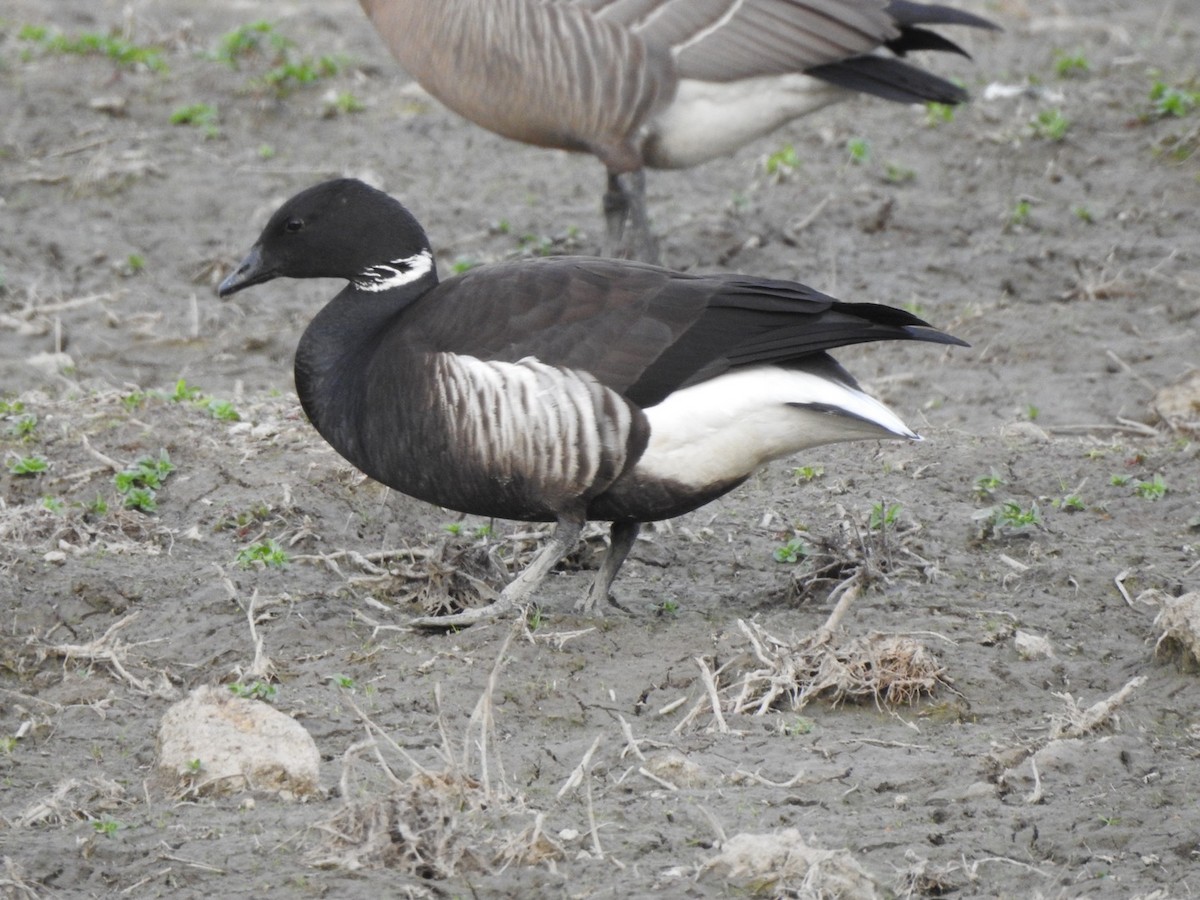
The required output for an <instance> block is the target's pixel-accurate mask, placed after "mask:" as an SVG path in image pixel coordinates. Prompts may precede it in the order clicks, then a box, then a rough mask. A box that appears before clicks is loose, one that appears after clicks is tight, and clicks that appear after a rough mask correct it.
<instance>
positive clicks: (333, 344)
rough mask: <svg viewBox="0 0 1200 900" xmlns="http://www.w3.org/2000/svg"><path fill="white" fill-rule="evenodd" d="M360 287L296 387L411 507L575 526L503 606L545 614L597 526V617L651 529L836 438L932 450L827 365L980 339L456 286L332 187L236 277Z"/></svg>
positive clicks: (809, 295)
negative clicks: (887, 350) (850, 356)
mask: <svg viewBox="0 0 1200 900" xmlns="http://www.w3.org/2000/svg"><path fill="white" fill-rule="evenodd" d="M280 276H288V277H292V278H344V279H346V280H347V281H348V282H349V284H348V285H347V286H346V287H345V288H344V289H343V290H342V291H341V293H339V294H338V295H337V296H336V297H334V298H333V299H332V300H331V301H329V303H328V304H327V305H326V306H325V307H324V309H322V310H321V311H320V312H319V313H317V315H316V317H315V318H314V319H313V320H312V322H311V323H310V324H309V326H308V328H307V329H306V330H305V332H304V336H303V337H302V338H301V339H300V344H299V346H298V348H297V350H296V365H295V374H296V392H297V394H298V395H299V397H300V402H301V404H302V405H303V407H304V411H305V413H307V415H308V418H309V420H310V421H311V422H312V423H313V425H314V426H315V427H316V429H317V431H319V432H320V433H321V435H322V437H324V438H325V440H327V441H328V442H329V443H330V444H332V445H333V447H334V449H335V450H337V451H338V453H340V454H341V455H342V456H344V457H345V458H346V459H347V460H349V461H350V462H351V463H353V464H354V465H355V466H356V467H357V468H359V469H361V470H362V471H363V472H365V473H366V474H367V475H369V476H370V477H372V478H374V479H375V480H376V481H379V482H381V483H383V484H385V485H388V486H389V487H391V488H394V489H395V490H397V491H400V492H401V493H404V494H408V495H410V496H413V497H417V498H420V499H422V500H426V501H428V502H430V503H435V504H437V505H439V506H444V507H448V508H450V509H454V510H458V511H460V512H464V513H473V514H475V515H481V516H496V517H499V518H505V519H521V520H525V521H532V522H554V523H555V528H554V531H553V534H552V536H551V538H550V540H549V542H548V543H547V544H546V545H545V547H544V548H543V549H542V550H541V551H540V552H539V553H538V554H537V555H536V556H535V558H534V559H533V561H532V562H531V563H530V564H529V566H528V567H527V568H526V569H525V570H524V571H523V572H521V573H520V574H519V575H518V576H517V577H516V578H515V579H514V580H513V581H512V582H511V583H509V585H508V586H507V587H506V588H505V589H504V591H503V593H502V594H501V595H500V598H499V600H498V601H497V602H496V603H494V604H493V605H492V606H490V607H486V608H483V609H474V610H468V611H466V612H463V613H460V614H457V615H452V616H442V617H433V618H425V619H417V620H415V622H414V624H417V625H422V626H438V627H446V626H454V625H468V624H471V623H472V622H476V621H479V620H481V619H489V618H493V617H495V616H498V615H500V614H502V613H504V612H505V611H507V610H510V609H512V608H513V607H514V606H517V605H519V604H522V603H524V602H525V601H526V600H527V599H528V598H529V597H530V595H531V594H532V592H533V591H534V589H535V588H536V587H537V586H538V584H539V583H540V582H541V581H542V579H543V578H545V577H546V575H547V573H549V572H550V570H551V569H552V568H553V567H554V565H555V564H556V563H557V562H558V561H559V560H560V559H561V558H562V557H563V555H564V554H566V553H567V552H568V551H569V550H571V549H572V547H574V545H575V542H576V540H577V539H578V537H579V532H580V529H581V528H582V527H583V525H584V522H585V521H586V520H588V519H597V520H602V521H609V522H611V523H612V532H611V548H610V550H609V552H608V555H607V557H606V558H605V560H604V562H603V564H602V565H601V567H600V570H599V572H598V573H597V575H596V579H595V582H594V583H593V584H592V587H591V590H590V591H589V592H588V594H587V596H586V598H584V599H583V600H582V601H581V602H580V603H579V604H578V605H577V607H576V608H577V609H579V610H582V611H590V610H594V609H596V608H597V603H598V602H599V601H600V600H607V599H608V596H609V586H610V585H611V584H612V581H613V578H614V577H615V576H616V574H617V570H618V569H620V567H621V563H622V562H623V561H624V559H625V556H626V554H628V552H629V550H630V548H631V547H632V546H633V542H634V540H635V538H636V537H637V533H638V528H639V527H640V525H641V523H643V522H650V521H655V520H658V519H666V518H670V517H672V516H678V515H681V514H682V513H686V512H689V511H691V510H693V509H696V508H697V507H700V506H702V505H704V504H705V503H708V502H709V501H710V500H713V499H715V498H716V497H719V496H721V495H722V494H724V493H726V492H727V491H730V490H732V489H733V488H734V487H736V486H737V485H739V484H741V483H742V482H743V481H745V480H746V479H747V478H748V477H749V476H750V475H751V474H752V473H753V472H754V471H755V470H757V469H758V468H759V467H760V466H762V465H763V464H764V463H766V462H768V461H770V460H773V459H778V458H780V457H783V456H787V455H790V454H792V453H795V452H796V451H798V450H803V449H805V448H807V447H814V446H817V445H819V444H828V443H833V442H836V441H850V440H878V439H887V438H898V439H908V440H919V438H918V436H917V435H916V434H915V433H914V432H912V431H910V430H909V428H908V427H907V426H906V425H905V424H904V423H903V422H901V421H900V419H899V418H898V417H897V416H896V415H895V413H893V412H892V411H891V410H889V409H888V408H887V407H885V406H884V405H883V404H882V403H880V402H879V401H877V400H875V399H873V398H872V397H870V396H868V395H867V394H866V393H864V392H863V391H862V390H861V389H860V388H859V387H858V385H857V384H856V382H855V381H854V379H853V378H852V377H851V376H850V375H849V374H848V373H847V372H846V371H845V370H844V369H843V368H842V367H841V366H839V365H838V364H837V363H836V362H835V361H834V360H833V359H832V358H831V357H830V356H829V355H828V354H827V353H826V351H827V350H829V349H832V348H834V347H841V346H845V345H848V344H855V343H861V342H865V341H886V340H914V341H930V342H932V343H936V344H958V345H962V346H965V344H964V342H963V341H960V340H959V339H958V338H955V337H951V336H950V335H948V334H944V333H942V332H940V331H937V330H936V329H934V328H932V327H931V326H929V325H928V324H927V323H925V322H923V321H922V320H921V319H918V318H917V317H916V316H914V315H911V314H910V313H907V312H904V311H903V310H899V309H893V308H891V307H888V306H883V305H879V304H873V303H842V302H839V301H837V300H834V299H833V298H832V297H827V296H825V295H824V294H821V293H819V292H818V291H815V290H813V289H812V288H809V287H805V286H804V285H802V284H796V283H794V282H790V281H774V280H769V279H766V278H754V277H750V276H743V275H688V274H682V273H679V272H672V271H669V270H667V269H661V268H658V267H656V266H650V265H646V264H644V263H636V262H628V261H622V260H614V259H598V258H587V257H557V258H546V259H537V260H520V261H516V262H506V263H499V264H495V265H489V266H483V267H480V268H477V269H471V270H470V271H467V272H465V273H463V274H461V275H457V276H455V277H453V278H450V279H448V280H446V281H441V282H439V281H438V276H437V270H436V267H435V265H434V259H433V250H432V249H431V247H430V245H429V240H428V238H426V236H425V232H424V231H423V230H422V228H421V226H420V225H419V224H418V223H417V221H416V219H415V218H413V216H412V215H411V214H410V213H409V212H408V210H407V209H405V208H404V207H403V206H402V205H401V204H400V203H399V202H398V201H397V200H395V199H393V198H391V197H389V196H388V195H387V194H384V193H382V192H381V191H377V190H375V189H374V188H371V187H368V186H367V185H366V184H363V183H362V182H361V181H356V180H353V179H341V180H337V181H328V182H325V183H323V184H319V185H316V186H315V187H311V188H309V189H308V190H305V191H303V192H301V193H299V194H297V195H296V196H295V197H293V198H292V199H291V200H289V201H287V203H285V204H284V205H283V206H282V207H280V209H279V210H278V211H276V212H275V214H274V215H273V216H272V217H271V220H270V221H269V222H268V223H267V226H266V228H265V229H264V230H263V232H262V234H261V236H260V237H259V239H258V242H257V243H256V244H255V245H254V247H253V248H252V249H251V250H250V253H249V254H248V255H247V256H246V258H245V260H244V261H243V262H242V263H241V264H240V265H239V266H238V268H237V269H236V271H234V272H233V273H232V274H231V275H230V276H229V277H228V278H226V279H225V281H224V282H222V284H221V286H220V288H219V292H220V294H221V296H223V297H226V296H229V295H230V294H233V293H235V292H236V291H240V290H243V289H244V288H248V287H250V286H251V285H255V284H261V283H262V282H265V281H269V280H271V279H273V278H278V277H280Z"/></svg>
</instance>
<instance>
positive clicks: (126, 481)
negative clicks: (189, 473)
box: [113, 450, 175, 505]
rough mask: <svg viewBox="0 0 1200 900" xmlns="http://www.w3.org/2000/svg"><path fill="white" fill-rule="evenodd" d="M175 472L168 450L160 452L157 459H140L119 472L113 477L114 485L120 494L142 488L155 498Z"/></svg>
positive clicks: (147, 457)
mask: <svg viewBox="0 0 1200 900" xmlns="http://www.w3.org/2000/svg"><path fill="white" fill-rule="evenodd" d="M174 471H175V464H174V463H173V462H171V457H170V456H169V455H168V454H167V451H166V450H160V451H159V453H158V456H157V457H154V456H142V457H139V458H138V459H137V460H135V461H134V463H133V465H131V466H129V467H128V468H127V469H125V470H123V471H121V472H118V473H117V474H116V475H114V476H113V484H114V485H115V486H116V489H117V493H118V494H129V493H131V492H132V491H134V490H137V489H139V488H140V489H144V490H148V491H149V492H150V494H151V497H153V495H154V492H155V491H157V490H158V489H159V488H161V487H162V485H163V482H164V481H166V480H167V477H168V476H169V475H170V474H171V473H172V472H174ZM127 505H128V504H127Z"/></svg>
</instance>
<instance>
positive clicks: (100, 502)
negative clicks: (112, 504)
mask: <svg viewBox="0 0 1200 900" xmlns="http://www.w3.org/2000/svg"><path fill="white" fill-rule="evenodd" d="M84 510H85V511H87V512H89V513H91V514H92V515H94V516H103V515H105V514H106V513H107V512H108V501H107V500H105V499H104V498H103V497H101V496H100V495H99V494H97V495H96V499H95V500H93V501H92V502H91V503H88V504H87V505H86V506H84Z"/></svg>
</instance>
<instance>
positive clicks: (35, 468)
mask: <svg viewBox="0 0 1200 900" xmlns="http://www.w3.org/2000/svg"><path fill="white" fill-rule="evenodd" d="M7 465H8V471H9V472H10V473H11V474H13V475H18V476H20V475H41V474H42V473H43V472H45V471H46V470H47V469H49V468H50V461H49V460H47V459H46V457H44V456H41V455H40V454H37V453H33V454H31V455H29V456H14V457H11V458H10V459H9V460H8V461H7Z"/></svg>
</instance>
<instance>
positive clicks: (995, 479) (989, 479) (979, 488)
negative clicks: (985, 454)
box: [975, 469, 1005, 500]
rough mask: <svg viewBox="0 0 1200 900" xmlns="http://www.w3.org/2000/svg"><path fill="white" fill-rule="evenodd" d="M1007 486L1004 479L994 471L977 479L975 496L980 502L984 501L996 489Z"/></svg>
mask: <svg viewBox="0 0 1200 900" xmlns="http://www.w3.org/2000/svg"><path fill="white" fill-rule="evenodd" d="M1002 484H1005V481H1004V478H1003V477H1001V475H1000V473H999V472H997V471H996V470H995V469H992V470H991V472H989V473H988V474H987V475H980V476H979V477H978V478H976V479H975V495H976V496H977V497H979V499H980V500H984V499H986V498H988V497H990V496H992V495H993V494H994V493H996V488H998V487H1000V486H1001V485H1002Z"/></svg>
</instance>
